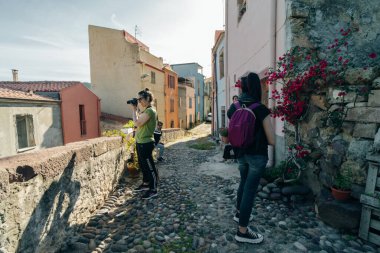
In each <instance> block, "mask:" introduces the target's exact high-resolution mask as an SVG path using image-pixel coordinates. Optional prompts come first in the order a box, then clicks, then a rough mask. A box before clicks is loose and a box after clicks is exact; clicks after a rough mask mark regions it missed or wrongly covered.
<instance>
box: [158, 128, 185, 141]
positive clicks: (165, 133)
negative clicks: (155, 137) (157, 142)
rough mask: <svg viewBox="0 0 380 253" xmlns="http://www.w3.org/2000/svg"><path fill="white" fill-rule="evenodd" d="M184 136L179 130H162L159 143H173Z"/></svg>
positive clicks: (182, 131) (183, 132)
mask: <svg viewBox="0 0 380 253" xmlns="http://www.w3.org/2000/svg"><path fill="white" fill-rule="evenodd" d="M185 134H186V131H185V130H183V129H181V128H167V129H162V137H161V142H163V143H168V142H171V141H175V140H176V139H179V138H182V137H184V136H185Z"/></svg>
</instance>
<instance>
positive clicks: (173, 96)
mask: <svg viewBox="0 0 380 253" xmlns="http://www.w3.org/2000/svg"><path fill="white" fill-rule="evenodd" d="M164 72H165V89H164V94H165V122H164V126H165V127H166V128H179V120H178V75H177V73H175V72H174V71H173V70H172V69H171V67H170V65H165V66H164ZM159 120H160V119H159ZM163 120H164V119H161V121H163Z"/></svg>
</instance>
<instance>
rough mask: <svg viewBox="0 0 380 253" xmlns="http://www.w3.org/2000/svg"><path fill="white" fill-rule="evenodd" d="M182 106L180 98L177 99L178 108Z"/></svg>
mask: <svg viewBox="0 0 380 253" xmlns="http://www.w3.org/2000/svg"><path fill="white" fill-rule="evenodd" d="M181 106H182V98H179V99H178V107H181Z"/></svg>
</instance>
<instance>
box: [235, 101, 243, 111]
mask: <svg viewBox="0 0 380 253" xmlns="http://www.w3.org/2000/svg"><path fill="white" fill-rule="evenodd" d="M234 105H235V108H236V110H239V109H240V108H241V106H240V103H239V101H236V102H234Z"/></svg>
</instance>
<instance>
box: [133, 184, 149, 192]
mask: <svg viewBox="0 0 380 253" xmlns="http://www.w3.org/2000/svg"><path fill="white" fill-rule="evenodd" d="M147 190H149V185H147V184H141V185H140V186H138V187H136V188H135V189H133V191H134V192H142V191H147Z"/></svg>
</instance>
